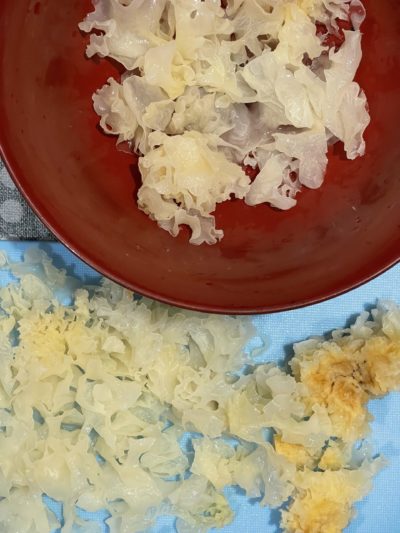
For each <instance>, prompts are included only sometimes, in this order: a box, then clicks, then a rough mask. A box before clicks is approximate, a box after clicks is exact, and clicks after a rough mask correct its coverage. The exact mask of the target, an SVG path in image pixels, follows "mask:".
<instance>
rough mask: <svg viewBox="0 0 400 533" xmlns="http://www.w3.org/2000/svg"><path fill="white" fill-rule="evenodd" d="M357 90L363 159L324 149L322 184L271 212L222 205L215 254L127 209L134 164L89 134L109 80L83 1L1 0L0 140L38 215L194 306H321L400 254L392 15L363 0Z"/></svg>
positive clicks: (123, 278) (148, 289)
mask: <svg viewBox="0 0 400 533" xmlns="http://www.w3.org/2000/svg"><path fill="white" fill-rule="evenodd" d="M365 4H366V7H367V11H368V18H367V21H366V23H365V25H364V27H363V30H364V33H365V37H364V43H363V50H364V59H363V63H362V67H361V69H360V72H359V76H358V78H359V82H360V84H361V86H362V87H363V88H364V89H365V91H366V92H367V96H368V98H369V104H370V110H371V115H372V119H373V122H372V125H371V126H370V127H369V129H368V132H367V135H366V140H367V155H366V156H365V157H364V158H360V159H357V160H355V161H347V160H346V159H345V158H344V155H343V152H342V149H341V148H339V147H336V148H335V149H334V150H333V152H332V153H331V155H330V163H329V171H328V175H327V177H326V181H325V184H324V185H323V187H322V188H321V189H319V190H316V191H311V190H305V191H303V192H302V193H301V195H300V197H299V203H298V206H297V207H296V208H294V209H293V210H291V211H289V212H279V211H277V210H274V209H271V208H270V207H268V206H266V205H264V206H258V207H247V206H246V205H244V203H243V202H242V201H231V202H229V203H225V204H224V205H221V206H219V207H218V209H217V212H216V218H217V224H218V226H219V227H222V228H224V230H225V238H224V239H223V241H222V242H221V243H220V244H218V245H215V246H207V245H202V246H200V247H196V246H192V245H189V244H188V233H187V232H186V231H182V232H181V234H180V235H179V237H178V238H176V239H174V238H172V237H171V236H169V235H168V234H167V233H166V232H164V231H162V230H160V229H158V227H157V226H156V224H155V223H154V222H152V221H150V220H149V219H148V217H147V216H146V215H144V214H143V213H142V212H140V211H139V210H138V209H137V207H136V205H135V194H136V192H137V189H138V183H139V176H138V173H137V167H136V164H135V161H134V160H133V159H132V157H131V156H129V155H127V154H124V153H121V152H118V151H117V150H116V148H115V139H114V138H110V137H106V136H105V135H103V134H102V133H101V132H100V131H99V129H98V128H97V117H96V115H95V113H94V111H93V109H92V103H91V95H92V93H93V92H94V91H95V90H96V89H97V88H98V87H100V86H101V85H102V84H103V83H104V82H105V80H106V79H107V77H108V76H110V75H118V71H117V69H116V67H115V66H114V65H112V64H111V63H110V62H108V61H106V60H101V61H100V60H97V61H93V60H87V59H85V57H84V49H85V45H86V41H87V37H86V36H82V35H81V34H80V32H79V30H78V28H77V24H78V22H79V21H80V20H81V19H83V17H84V16H85V14H86V13H87V12H88V11H90V10H91V2H90V0H70V1H68V2H60V1H59V0H40V1H39V0H37V1H33V0H18V1H16V0H2V1H1V2H0V62H1V80H0V141H1V147H2V155H3V158H4V160H5V161H6V164H7V166H8V168H9V170H10V172H11V174H12V176H13V178H14V180H15V181H16V183H17V184H18V186H19V187H20V189H21V190H22V192H23V193H24V194H25V196H26V197H27V198H28V200H29V202H30V204H31V205H32V207H33V208H34V209H35V211H36V213H38V214H39V216H40V217H41V218H42V220H43V221H44V222H45V223H46V224H47V226H48V227H49V228H50V229H51V230H52V231H53V232H54V234H55V235H56V236H57V237H58V238H59V239H60V240H61V241H62V242H64V243H65V244H66V245H67V246H68V247H69V248H70V249H71V250H72V251H73V252H75V253H76V254H77V255H78V256H80V257H81V258H82V259H83V260H85V261H86V262H87V263H89V264H90V265H92V266H93V267H94V268H96V269H97V270H99V271H100V272H102V273H103V274H105V275H107V276H109V277H111V278H113V279H115V280H116V281H118V282H120V283H122V284H124V285H126V286H128V287H130V288H132V289H134V290H137V291H138V292H140V293H142V294H145V295H148V296H151V297H154V298H157V299H160V300H163V301H166V302H169V303H173V304H177V305H180V306H183V307H190V308H195V309H199V310H206V311H215V312H229V313H253V312H269V311H278V310H283V309H288V308H293V307H297V306H301V305H306V304H309V303H313V302H317V301H320V300H323V299H325V298H328V297H330V296H334V295H337V294H339V293H341V292H343V291H345V290H348V289H349V288H352V287H354V286H356V285H358V284H360V283H362V282H364V281H366V280H368V279H370V278H371V277H372V276H374V275H376V274H377V273H379V272H381V271H383V270H384V269H386V268H387V267H389V266H390V265H392V264H394V263H395V262H396V261H397V260H398V259H399V255H400V209H399V207H400V205H399V204H400V181H399V173H400V142H399V124H400V75H399V73H400V61H399V57H400V54H399V50H400V46H399V43H400V9H399V6H398V1H397V0H379V2H377V1H373V0H368V1H367V0H366V1H365Z"/></svg>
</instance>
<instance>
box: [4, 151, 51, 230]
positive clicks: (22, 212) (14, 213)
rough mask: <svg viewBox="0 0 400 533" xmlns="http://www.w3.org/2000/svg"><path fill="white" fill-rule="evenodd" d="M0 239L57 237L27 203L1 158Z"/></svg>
mask: <svg viewBox="0 0 400 533" xmlns="http://www.w3.org/2000/svg"><path fill="white" fill-rule="evenodd" d="M0 239H1V240H24V241H26V240H34V241H36V240H38V241H50V240H55V237H54V236H53V235H52V233H50V231H49V230H48V229H47V228H46V227H45V226H44V225H43V224H42V223H41V221H40V220H39V219H38V218H37V216H36V215H35V214H34V213H33V211H32V209H31V208H30V207H29V205H28V204H27V203H26V201H25V200H24V198H23V197H22V196H21V194H20V192H19V191H18V190H17V188H16V186H15V185H14V182H13V181H12V179H11V178H10V176H9V174H8V172H7V170H6V168H5V166H4V163H3V162H2V161H1V160H0Z"/></svg>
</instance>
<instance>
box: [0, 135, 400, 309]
mask: <svg viewBox="0 0 400 533" xmlns="http://www.w3.org/2000/svg"><path fill="white" fill-rule="evenodd" d="M4 140H5V134H4V128H0V156H1V158H2V160H3V162H4V164H5V166H6V168H7V170H8V172H9V174H10V176H11V178H12V179H13V181H14V183H15V184H16V186H17V188H18V189H19V191H20V192H21V194H22V195H23V197H24V198H25V200H26V201H27V203H28V205H29V206H30V207H31V209H32V210H33V212H34V213H35V214H36V216H37V217H38V218H39V219H40V220H41V221H42V222H43V224H44V225H45V226H46V227H47V228H48V229H49V230H50V231H51V232H52V233H53V235H54V236H55V237H56V238H57V239H58V240H59V241H60V242H61V243H62V244H63V245H64V246H66V248H68V250H70V251H71V252H72V253H73V254H74V255H75V256H76V257H77V258H78V259H80V260H82V261H83V262H84V263H86V264H87V265H88V266H90V267H91V268H93V269H95V270H96V271H97V272H99V273H100V274H102V275H104V276H106V277H107V278H109V279H112V280H113V281H115V282H116V283H119V284H120V285H122V286H124V287H126V288H128V289H130V290H133V291H134V292H137V293H139V294H141V295H143V296H147V297H149V298H152V299H154V300H158V301H161V302H163V303H166V304H169V305H173V306H176V307H181V308H184V309H190V310H193V311H200V312H207V313H218V314H233V315H256V314H262V313H277V312H283V311H290V310H294V309H300V308H302V307H306V306H309V305H315V304H318V303H321V302H324V301H327V300H330V299H331V298H336V297H338V296H340V295H342V294H345V293H347V292H349V291H351V290H353V289H356V288H357V287H360V286H361V285H364V284H365V283H367V282H369V281H371V280H373V279H375V278H376V277H378V276H380V275H381V274H383V273H384V272H386V271H387V270H389V269H390V268H392V267H394V266H395V265H396V264H397V263H399V262H400V250H399V252H398V254H397V257H394V258H393V259H391V260H390V259H389V260H388V261H386V262H383V264H382V266H381V267H380V268H379V269H378V270H372V271H371V273H370V274H367V275H365V276H362V277H361V278H360V279H359V280H358V281H357V282H355V283H345V284H344V285H343V286H342V287H340V288H337V289H334V290H331V291H327V292H326V294H321V295H320V296H310V297H309V298H302V299H300V300H299V301H298V302H296V303H288V304H280V305H272V306H271V305H269V306H268V305H265V306H258V307H251V306H250V307H245V308H240V307H238V308H226V307H219V306H218V305H202V304H201V303H190V302H185V301H183V300H181V299H179V298H174V297H173V296H171V297H169V296H160V295H159V294H157V293H155V292H154V291H152V290H151V288H147V287H142V286H140V284H138V283H131V282H128V281H126V280H125V279H123V278H121V277H120V276H118V275H116V274H115V273H113V272H112V269H109V268H107V267H102V266H99V265H98V264H97V263H96V261H93V260H92V259H91V257H90V252H87V251H86V250H84V249H82V248H81V247H80V245H79V242H78V241H77V240H75V239H74V238H70V237H66V236H65V235H63V231H62V225H61V224H60V225H55V224H52V223H50V222H49V221H48V220H47V218H46V215H45V214H44V213H43V212H41V210H40V209H38V208H37V206H36V205H35V204H34V202H33V201H32V200H31V198H30V197H29V195H28V194H27V192H26V190H25V187H24V180H21V179H20V177H19V176H18V174H17V172H15V171H14V168H13V165H12V162H11V160H12V155H11V154H9V153H7V150H6V149H5V148H4V146H5V143H4Z"/></svg>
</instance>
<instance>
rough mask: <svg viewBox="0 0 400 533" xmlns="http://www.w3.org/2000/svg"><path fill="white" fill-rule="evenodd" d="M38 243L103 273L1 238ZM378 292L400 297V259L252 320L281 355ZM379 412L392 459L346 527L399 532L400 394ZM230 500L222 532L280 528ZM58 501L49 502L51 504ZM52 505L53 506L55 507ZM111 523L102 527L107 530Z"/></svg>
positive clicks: (384, 449)
mask: <svg viewBox="0 0 400 533" xmlns="http://www.w3.org/2000/svg"><path fill="white" fill-rule="evenodd" d="M32 246H40V248H42V249H44V250H45V251H46V252H47V253H48V254H49V255H50V256H51V257H53V259H54V262H55V264H56V265H57V266H66V267H68V269H69V271H70V272H71V273H74V274H75V275H76V276H78V277H80V278H82V279H83V280H85V281H86V282H93V281H95V280H96V279H98V278H99V275H98V274H97V273H96V272H94V271H93V270H92V269H90V268H89V267H88V266H86V265H85V264H84V263H82V262H81V261H79V260H78V259H77V258H76V257H75V256H73V255H72V254H71V253H70V252H69V251H68V250H67V249H66V248H64V247H63V246H62V245H61V244H55V243H52V244H50V243H49V244H47V243H46V244H40V245H38V244H35V243H19V242H5V241H4V242H2V243H1V244H0V250H4V251H6V252H7V253H8V254H9V256H10V257H11V258H12V259H13V260H18V259H19V258H20V257H21V254H22V252H23V251H24V250H26V249H27V248H29V247H32ZM6 282H7V276H6V275H5V274H4V273H2V274H0V283H1V284H4V283H6ZM378 298H383V299H392V300H395V301H396V302H397V303H400V265H397V266H396V267H394V268H392V269H391V270H390V271H388V272H386V273H385V274H383V275H381V276H380V277H378V278H377V279H375V280H373V281H371V282H370V283H368V284H366V285H364V286H362V287H360V288H358V289H356V290H354V291H352V292H350V293H348V294H345V295H343V296H340V297H338V298H335V299H333V300H330V301H328V302H324V303H321V304H318V305H314V306H310V307H307V308H305V309H299V310H296V311H289V312H285V313H280V314H273V315H260V316H256V317H255V318H254V323H255V325H256V326H257V328H258V330H259V332H260V333H262V334H263V335H265V336H266V337H267V339H268V343H269V349H268V351H267V355H266V359H268V360H270V361H276V360H279V359H282V358H283V357H284V356H285V355H286V354H287V353H288V351H289V350H290V345H291V344H292V343H293V342H296V341H299V340H303V339H305V338H307V337H309V336H311V335H320V334H322V333H325V332H328V331H330V330H332V329H334V328H338V327H342V326H344V325H345V324H346V323H347V322H348V320H349V319H350V318H351V317H352V316H354V315H355V314H359V313H360V312H361V311H362V310H363V309H369V308H370V307H371V306H373V305H374V304H375V303H376V300H377V299H378ZM370 407H371V411H372V413H373V415H374V416H375V421H374V423H373V433H372V435H371V437H370V439H369V440H370V442H372V444H373V448H374V451H376V452H378V453H382V454H384V455H385V456H386V457H387V459H388V460H389V465H388V466H387V467H386V468H385V469H384V470H383V471H382V472H381V473H380V474H378V476H377V477H376V478H375V481H374V489H373V491H372V492H371V493H370V494H369V496H368V497H367V498H366V499H365V500H364V501H362V502H361V503H360V504H358V505H357V511H358V513H357V517H356V518H355V519H354V520H353V522H352V524H351V525H350V526H349V527H348V528H347V529H346V533H398V532H400V506H399V497H398V494H399V492H400V395H399V394H391V395H389V396H388V397H386V398H385V399H383V400H379V401H378V400H376V401H374V402H372V403H371V406H370ZM228 494H229V497H230V501H231V503H232V505H233V508H234V509H235V511H236V520H235V521H234V523H233V524H231V525H230V526H228V527H226V528H224V529H223V530H222V531H224V533H261V532H262V533H276V532H277V531H279V530H278V528H277V523H278V519H279V514H278V512H277V511H272V512H271V511H269V510H268V509H262V508H260V507H259V506H258V505H251V504H249V503H247V502H246V499H245V498H244V497H243V496H242V495H241V494H239V493H238V492H237V491H235V490H234V489H231V490H229V493H228ZM53 505H54V504H52V503H50V506H52V507H53ZM53 508H54V507H53ZM84 518H86V519H89V518H90V519H93V520H95V519H98V520H99V521H102V520H104V518H105V517H104V515H101V514H97V515H89V514H85V515H84ZM106 530H107V529H106V528H104V531H106ZM173 530H174V528H173V520H172V519H170V518H168V519H167V518H165V519H160V520H159V522H158V524H157V526H156V527H154V528H153V529H152V530H151V533H169V532H172V531H173Z"/></svg>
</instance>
